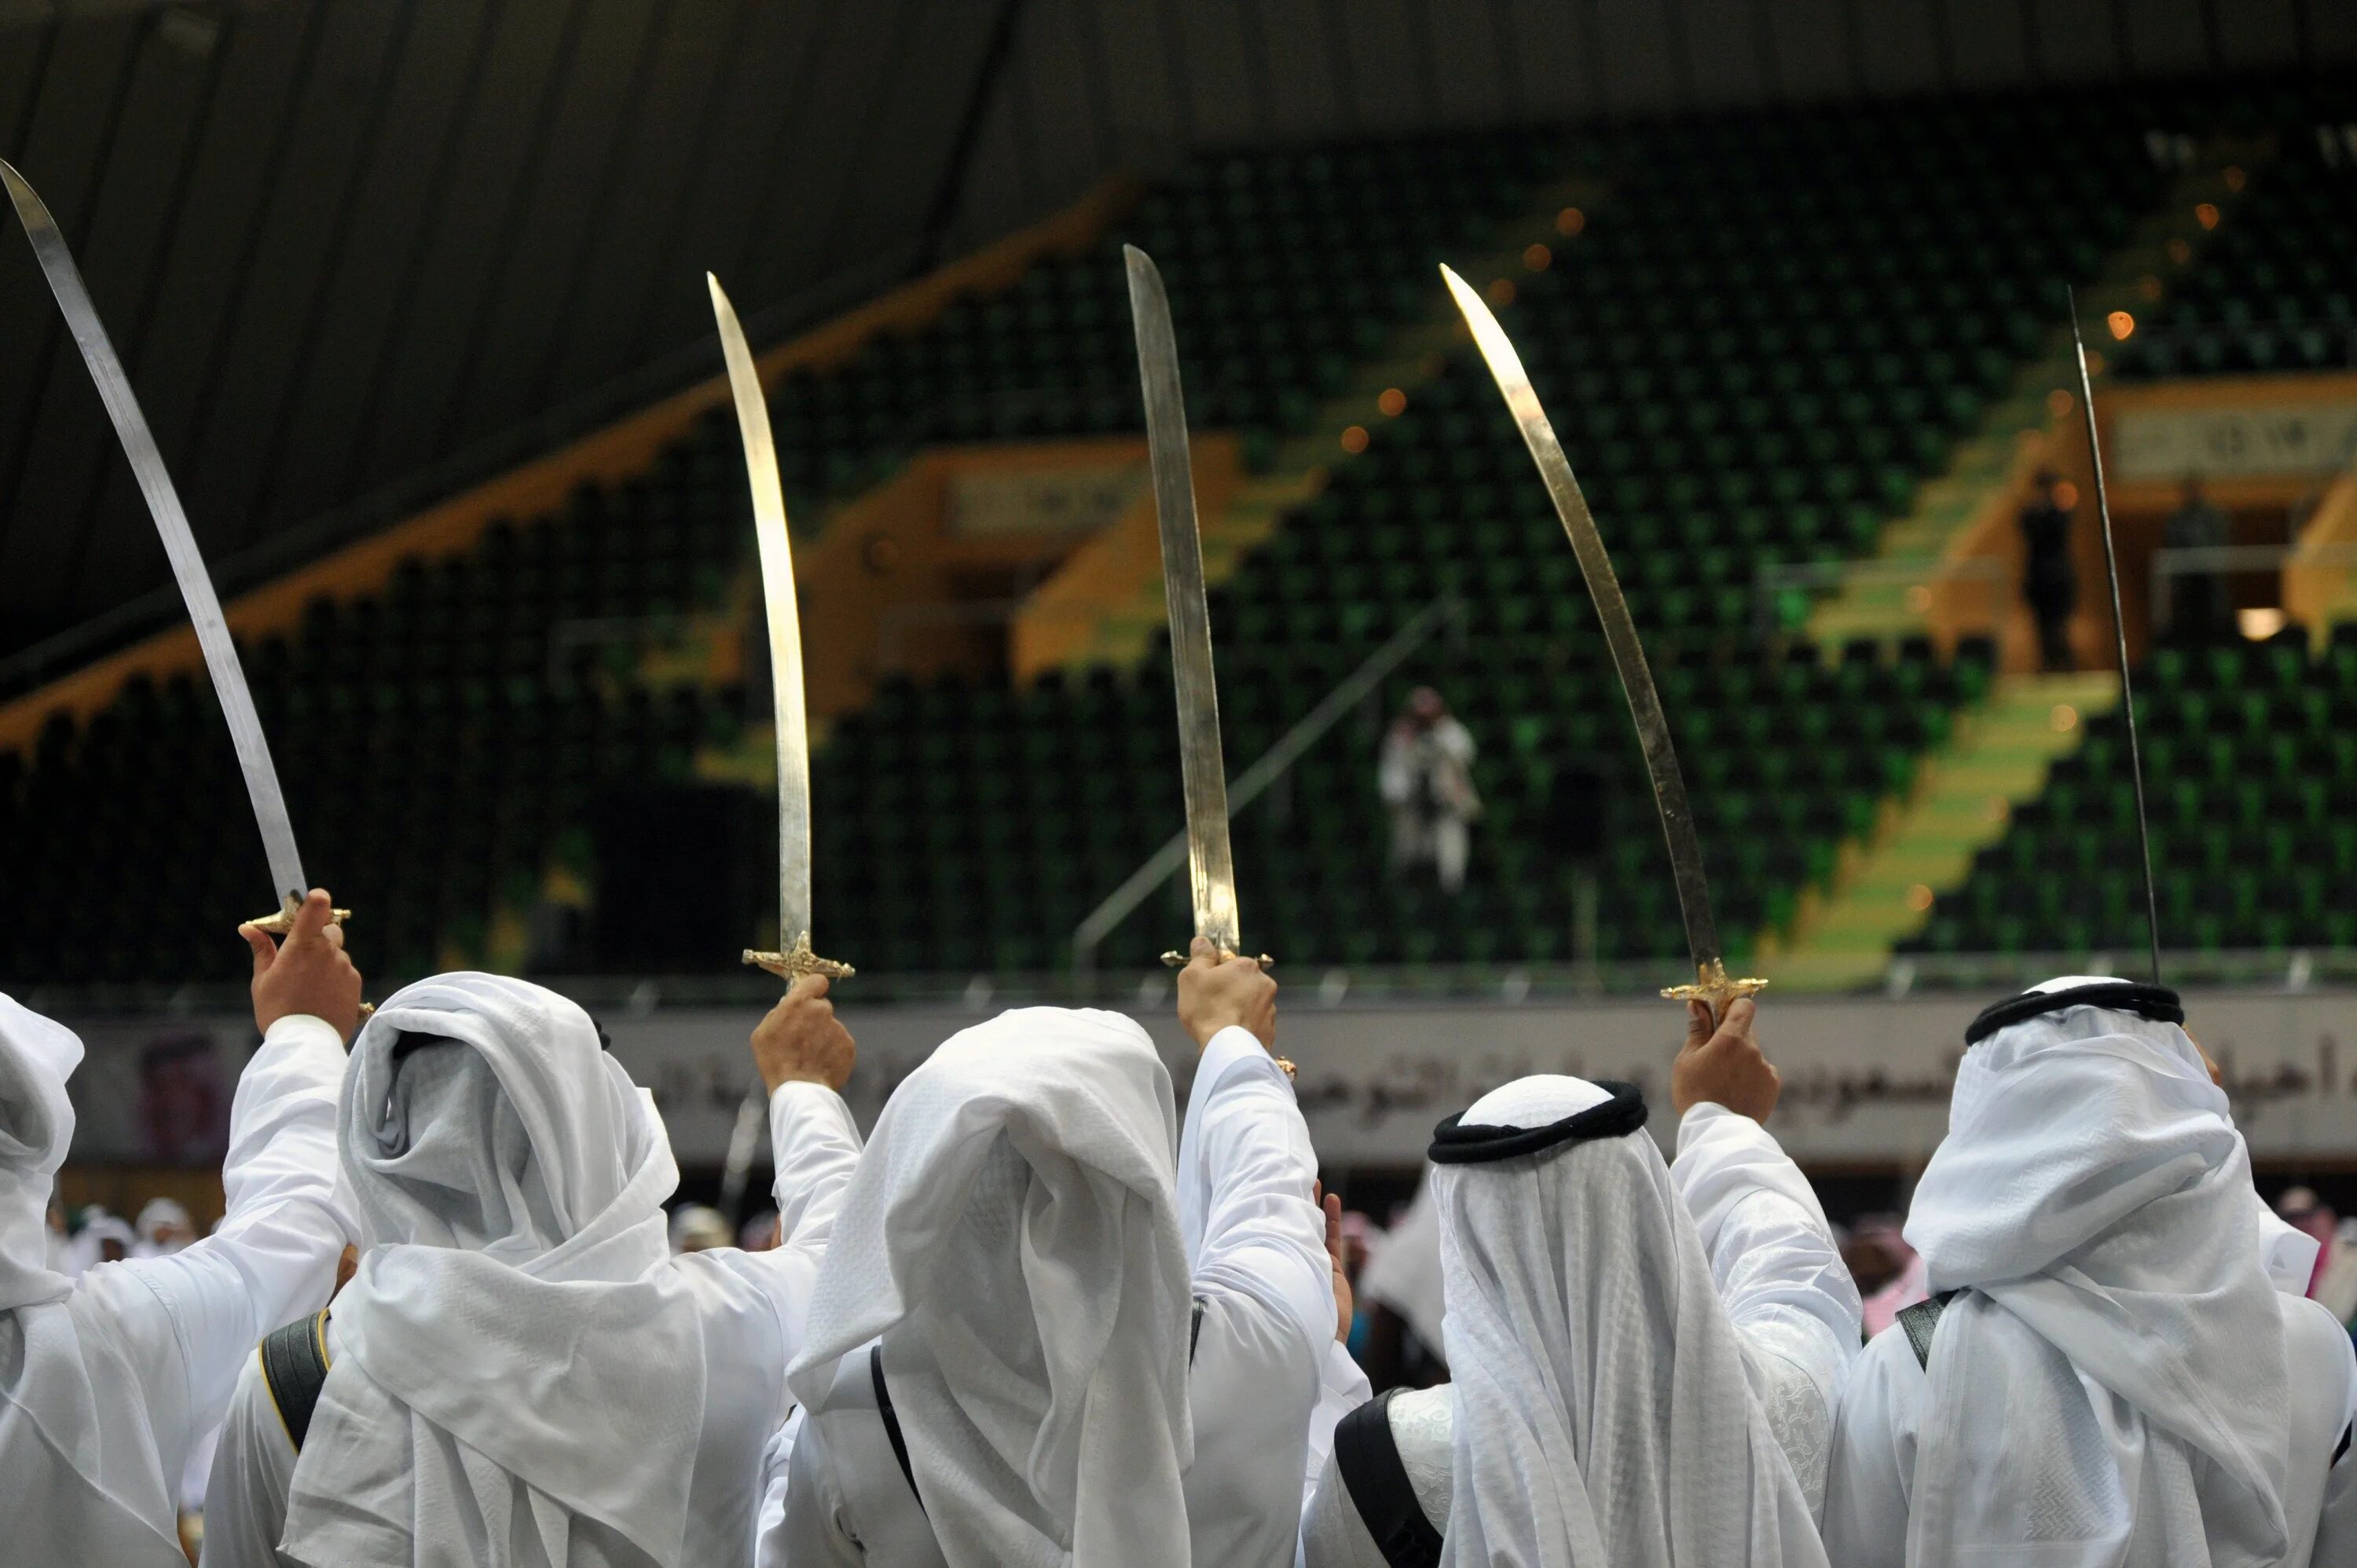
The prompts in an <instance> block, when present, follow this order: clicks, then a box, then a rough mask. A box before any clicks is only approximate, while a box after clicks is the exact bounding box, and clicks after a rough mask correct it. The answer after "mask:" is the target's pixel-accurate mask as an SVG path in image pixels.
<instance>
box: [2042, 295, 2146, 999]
mask: <svg viewBox="0 0 2357 1568" xmlns="http://www.w3.org/2000/svg"><path fill="white" fill-rule="evenodd" d="M2062 298H2063V300H2064V302H2065V304H2066V305H2067V306H2068V308H2069V309H2070V312H2071V351H2072V353H2073V354H2075V355H2076V356H2077V357H2078V360H2079V406H2080V408H2081V409H2083V411H2085V413H2086V415H2087V461H2088V463H2089V464H2090V465H2091V466H2092V468H2093V476H2094V480H2095V514H2096V516H2097V517H2099V518H2101V519H2102V520H2103V524H2104V575H2106V576H2108V577H2109V578H2110V579H2111V584H2112V636H2113V639H2114V640H2115V643H2116V645H2117V647H2118V650H2119V659H2120V713H2121V714H2122V716H2123V717H2124V718H2125V719H2126V722H2127V726H2128V777H2129V779H2132V780H2133V781H2134V782H2135V784H2136V847H2137V849H2139V850H2140V851H2142V852H2143V854H2144V916H2145V928H2144V929H2145V936H2146V938H2147V940H2149V941H2150V942H2151V944H2152V983H2154V984H2155V985H2158V984H2159V983H2160V891H2159V888H2158V886H2156V885H2155V883H2154V882H2153V877H2152V829H2151V828H2150V827H2149V826H2148V825H2147V822H2146V820H2145V811H2144V752H2143V749H2142V747H2141V746H2138V745H2137V742H2136V687H2135V685H2134V683H2133V682H2130V681H2129V680H2128V626H2127V622H2126V620H2125V619H2123V618H2121V615H2120V561H2119V556H2118V555H2117V554H2116V553H2115V552H2114V550H2113V548H2112V502H2111V498H2110V497H2109V496H2108V495H2107V494H2105V492H2104V447H2103V444H2102V443H2101V442H2099V441H2097V440H2096V439H2095V383H2094V379H2093V377H2092V376H2090V375H2089V374H2088V373H2087V345H2086V344H2085V343H2084V342H2083V341H2082V340H2081V339H2080V337H2079V297H2078V295H2077V294H2076V293H2074V292H2073V291H2072V289H2070V288H2069V287H2068V286H2065V287H2064V289H2063V290H2062Z"/></svg>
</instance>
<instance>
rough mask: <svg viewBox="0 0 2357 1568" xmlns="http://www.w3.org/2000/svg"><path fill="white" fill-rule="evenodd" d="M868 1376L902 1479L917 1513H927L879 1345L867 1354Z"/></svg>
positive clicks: (882, 1352)
mask: <svg viewBox="0 0 2357 1568" xmlns="http://www.w3.org/2000/svg"><path fill="white" fill-rule="evenodd" d="M867 1375H868V1377H869V1378H870V1379H871V1380H873V1381H874V1382H875V1385H876V1413H877V1415H879V1416H881V1417H882V1418H883V1421H884V1435H885V1436H886V1437H887V1438H888V1439H889V1440H890V1441H891V1444H892V1457H893V1458H894V1459H895V1460H897V1461H899V1466H900V1478H901V1479H902V1480H904V1481H906V1482H908V1483H909V1496H910V1497H912V1498H916V1499H917V1511H918V1512H920V1513H924V1512H926V1511H927V1510H926V1509H925V1495H924V1493H922V1492H920V1491H919V1490H917V1472H916V1470H915V1469H914V1468H913V1467H912V1466H910V1465H909V1440H908V1439H907V1438H906V1437H903V1436H902V1435H901V1434H900V1416H899V1412H897V1411H895V1410H894V1409H893V1408H892V1393H891V1391H890V1390H888V1389H887V1388H886V1387H885V1386H884V1347H883V1346H882V1345H881V1344H878V1345H877V1347H876V1348H874V1349H872V1350H870V1351H868V1352H867Z"/></svg>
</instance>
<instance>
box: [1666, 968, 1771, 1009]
mask: <svg viewBox="0 0 2357 1568" xmlns="http://www.w3.org/2000/svg"><path fill="white" fill-rule="evenodd" d="M1766 989H1768V983H1767V982H1766V981H1764V980H1755V979H1748V978H1747V979H1743V980H1737V979H1735V978H1734V977H1733V976H1731V975H1729V974H1728V973H1727V965H1726V964H1725V963H1723V962H1721V961H1719V960H1717V959H1713V960H1711V961H1709V962H1708V963H1703V964H1696V965H1695V983H1694V984H1692V985H1665V986H1663V987H1662V994H1663V996H1665V997H1667V998H1668V999H1669V1000H1670V1001H1672V1002H1707V1003H1709V1004H1710V1010H1711V1014H1712V1015H1713V1016H1714V1017H1716V1016H1717V1015H1718V1014H1719V1013H1720V1012H1722V1011H1723V1010H1724V1009H1725V1008H1726V1006H1727V1004H1728V1003H1730V1002H1732V1001H1734V1000H1735V999H1736V998H1737V997H1738V996H1756V995H1758V994H1759V993H1760V992H1762V991H1765V990H1766Z"/></svg>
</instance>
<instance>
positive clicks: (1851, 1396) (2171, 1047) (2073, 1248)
mask: <svg viewBox="0 0 2357 1568" xmlns="http://www.w3.org/2000/svg"><path fill="white" fill-rule="evenodd" d="M2184 1017H2185V1013H2184V1007H2183V1005H2182V1004H2181V1003H2180V1002H2179V999H2178V997H2177V994H2176V993H2174V992H2171V991H2169V990H2166V989H2164V988H2162V987H2160V986H2157V985H2145V984H2136V983H2129V982H2126V981H2121V980H2115V979H2110V978H2106V977H2098V976H2088V975H2070V976H2065V977H2062V978H2061V979H2057V980H2052V981H2049V982H2047V983H2044V984H2043V985H2040V986H2039V987H2037V988H2035V989H2034V990H2031V991H2029V992H2026V993H2023V994H2021V995H2019V996H2016V997H2012V998H2009V999H2007V1000H2006V1001H2004V1002H2000V1003H1997V1004H1995V1005H1994V1006H1992V1007H1990V1008H1988V1009H1987V1010H1986V1011H1985V1012H1983V1013H1982V1014H1981V1015H1980V1016H1979V1017H1978V1018H1976V1019H1975V1020H1974V1022H1973V1024H1972V1026H1970V1027H1969V1028H1967V1029H1966V1030H1965V1032H1964V1040H1965V1043H1966V1047H1967V1049H1966V1051H1965V1054H1964V1061H1963V1063H1962V1065H1961V1066H1960V1067H1959V1068H1958V1069H1957V1074H1956V1083H1955V1090H1954V1094H1953V1101H1952V1102H1951V1105H1950V1108H1949V1114H1948V1133H1947V1136H1946V1137H1945V1138H1944V1139H1943V1141H1942V1142H1941V1144H1940V1146H1939V1148H1938V1149H1937V1150H1935V1151H1934V1152H1933V1154H1932V1159H1931V1163H1930V1164H1929V1165H1927V1166H1926V1167H1925V1168H1924V1171H1923V1176H1922V1179H1921V1182H1919V1183H1918V1185H1917V1187H1916V1189H1915V1197H1914V1203H1913V1207H1912V1208H1911V1209H1910V1212H1909V1215H1908V1218H1907V1240H1909V1241H1910V1243H1911V1244H1912V1245H1913V1246H1914V1247H1915V1248H1916V1250H1917V1251H1920V1252H1921V1253H1922V1255H1923V1258H1924V1262H1925V1263H1926V1265H1927V1270H1928V1283H1929V1284H1930V1286H1931V1288H1932V1292H1933V1294H1932V1297H1931V1298H1930V1299H1929V1300H1927V1301H1925V1302H1922V1303H1921V1304H1920V1305H1916V1306H1913V1307H1910V1308H1909V1309H1907V1311H1906V1312H1904V1313H1902V1314H1900V1319H1899V1322H1898V1323H1897V1324H1895V1325H1894V1326H1892V1327H1891V1328H1890V1329H1889V1330H1888V1331H1886V1332H1885V1333H1883V1334H1881V1335H1880V1336H1878V1337H1876V1338H1875V1340H1874V1341H1873V1342H1872V1343H1871V1344H1870V1345H1868V1346H1867V1348H1866V1352H1865V1354H1864V1355H1863V1356H1861V1357H1860V1358H1859V1359H1858V1362H1857V1367H1856V1368H1855V1369H1854V1370H1853V1371H1852V1373H1851V1375H1850V1380H1849V1385H1848V1387H1847V1389H1846V1391H1844V1393H1843V1396H1842V1413H1841V1423H1840V1426H1839V1430H1838V1432H1837V1433H1836V1435H1835V1449H1834V1461H1833V1476H1832V1483H1831V1486H1830V1487H1829V1488H1828V1491H1827V1496H1826V1503H1825V1518H1824V1530H1825V1545H1826V1549H1827V1551H1828V1552H1829V1553H1830V1555H1831V1557H1832V1560H1833V1562H1834V1563H1835V1565H1836V1568H1882V1565H1888V1568H1900V1564H1904V1565H1906V1568H1938V1565H1945V1564H1964V1563H2036V1564H2040V1565H2041V1568H2076V1565H2079V1564H2087V1565H2091V1568H2092V1565H2096V1564H2104V1565H2110V1564H2136V1565H2139V1568H2142V1565H2147V1564H2149V1565H2154V1568H2195V1565H2200V1568H2208V1565H2212V1564H2224V1563H2275V1564H2290V1565H2292V1568H2298V1565H2300V1564H2305V1563H2309V1562H2311V1561H2314V1562H2318V1563H2347V1562H2350V1561H2352V1556H2351V1553H2352V1552H2357V1530H2352V1527H2357V1464H2352V1463H2351V1462H2350V1460H2349V1458H2348V1449H2349V1434H2350V1430H2351V1421H2352V1416H2357V1353H2352V1347H2351V1344H2350V1339H2349V1336H2348V1334H2347V1333H2346V1332H2345V1331H2344V1330H2343V1329H2342V1327H2341V1325H2340V1324H2339V1323H2337V1322H2335V1321H2333V1319H2332V1317H2331V1316H2330V1314H2329V1313H2327V1312H2325V1311H2324V1310H2323V1309H2322V1308H2320V1307H2319V1306H2317V1305H2315V1304H2313V1303H2311V1302H2309V1301H2305V1300H2302V1299H2300V1297H2299V1295H2298V1291H2299V1288H2300V1285H2301V1283H2302V1282H2303V1281H2304V1280H2305V1279H2306V1278H2307V1277H2308V1275H2309V1265H2310V1263H2311V1262H2312V1260H2313V1257H2314V1243H2313V1242H2312V1241H2310V1240H2309V1239H2308V1238H2306V1237H2304V1236H2301V1235H2299V1234H2298V1233H2297V1232H2295V1231H2293V1230H2291V1229H2290V1228H2289V1227H2288V1226H2287V1225H2285V1224H2283V1223H2282V1222H2281V1221H2280V1220H2278V1219H2276V1217H2275V1216H2274V1215H2273V1214H2272V1213H2270V1212H2269V1211H2268V1209H2267V1208H2266V1205H2265V1204H2264V1203H2262V1202H2260V1201H2259V1199H2258V1197H2257V1195H2256V1193H2255V1191H2254V1190H2253V1188H2252V1186H2251V1167H2250V1155H2249V1153H2248V1151H2247V1150H2246V1149H2245V1147H2244V1143H2243V1137H2242V1134H2241V1133H2239V1132H2237V1131H2236V1130H2235V1127H2234V1123H2233V1117H2232V1114H2231V1112H2230V1110H2229V1107H2228V1103H2227V1099H2226V1094H2225V1091H2224V1090H2222V1089H2221V1088H2220V1087H2219V1085H2218V1083H2217V1081H2216V1079H2215V1068H2214V1064H2212V1062H2210V1060H2209V1059H2208V1058H2206V1057H2205V1056H2204V1055H2203V1054H2202V1052H2201V1047H2199V1046H2197V1045H2196V1044H2195V1043H2194V1042H2193V1040H2192V1038H2191V1037H2190V1036H2188V1035H2187V1034H2186V1032H2185V1030H2184V1028H2183V1027H2182V1025H2183V1022H2184Z"/></svg>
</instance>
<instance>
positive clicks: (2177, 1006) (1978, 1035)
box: [1964, 980, 2185, 1046]
mask: <svg viewBox="0 0 2357 1568" xmlns="http://www.w3.org/2000/svg"><path fill="white" fill-rule="evenodd" d="M2065 1007H2108V1008H2110V1009H2111V1010H2112V1011H2113V1012H2115V1013H2132V1014H2134V1015H2136V1016H2137V1017H2139V1018H2147V1019H2149V1020H2151V1021H2152V1022H2153V1023H2156V1024H2182V1023H2184V1022H2185V1004H2184V1003H2183V1002H2180V1001H2179V1000H2178V996H2177V993H2176V992H2174V991H2171V990H2170V989H2169V987H2167V986H2166V985H2145V984H2142V983H2138V982H2136V981H2133V980H2104V981H2098V982H2097V983H2094V984H2093V985H2073V986H2072V987H2070V988H2069V989H2067V990H2063V991H2025V992H2023V993H2021V994H2020V995H2018V996H2008V997H2007V998H2006V999H2005V1000H2004V1001H2002V1002H1999V1003H1996V1004H1994V1005H1992V1006H1990V1007H1988V1008H1986V1010H1984V1011H1983V1012H1982V1014H1981V1015H1980V1016H1979V1017H1977V1018H1975V1019H1974V1020H1973V1022H1972V1026H1971V1027H1969V1028H1967V1029H1966V1030H1965V1031H1964V1044H1966V1045H1968V1046H1977V1045H1979V1044H1980V1043H1981V1042H1982V1041H1983V1040H1986V1039H1987V1038H1988V1037H1989V1036H1991V1035H1994V1034H1996V1032H1997V1031H1998V1030H1999V1029H2003V1028H2007V1027H2009V1026H2012V1025H2015V1024H2018V1023H2021V1022H2023V1021H2024V1020H2026V1019H2029V1018H2040V1017H2043V1016H2045V1015H2047V1014H2049V1013H2060V1012H2061V1011H2062V1009H2064V1008H2065Z"/></svg>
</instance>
